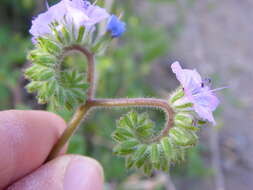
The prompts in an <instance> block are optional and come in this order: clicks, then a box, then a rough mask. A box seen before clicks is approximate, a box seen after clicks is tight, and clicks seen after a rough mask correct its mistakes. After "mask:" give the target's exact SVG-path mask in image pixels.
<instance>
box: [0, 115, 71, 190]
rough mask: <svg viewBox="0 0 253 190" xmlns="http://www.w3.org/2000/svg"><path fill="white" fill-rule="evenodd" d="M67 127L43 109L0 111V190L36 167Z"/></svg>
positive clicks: (58, 118) (57, 117) (62, 121)
mask: <svg viewBox="0 0 253 190" xmlns="http://www.w3.org/2000/svg"><path fill="white" fill-rule="evenodd" d="M65 128H66V124H65V122H64V120H63V119H62V118H60V117H59V116H57V115H55V114H53V113H49V112H45V111H21V110H20V111H18V110H9V111H1V112H0V149H1V152H2V154H1V155H0V189H1V188H3V187H5V186H6V185H8V184H9V183H12V182H13V181H15V180H17V179H19V178H20V177H23V176H24V175H26V174H28V173H30V172H31V171H33V170H34V169H36V168H38V167H39V166H40V165H41V164H43V162H44V161H45V159H46V158H47V156H48V154H49V152H50V150H51V149H52V147H53V145H54V144H55V143H56V142H57V140H58V139H59V137H60V135H61V134H62V132H63V131H64V129H65Z"/></svg>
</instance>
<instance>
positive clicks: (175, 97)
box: [169, 87, 185, 104]
mask: <svg viewBox="0 0 253 190" xmlns="http://www.w3.org/2000/svg"><path fill="white" fill-rule="evenodd" d="M184 95H185V93H184V90H183V89H182V88H181V87H180V88H179V89H177V90H176V91H175V92H174V93H172V94H171V96H170V100H169V103H170V104H173V103H175V102H176V101H177V100H179V99H181V98H182V97H184Z"/></svg>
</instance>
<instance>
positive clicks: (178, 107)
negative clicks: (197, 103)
mask: <svg viewBox="0 0 253 190" xmlns="http://www.w3.org/2000/svg"><path fill="white" fill-rule="evenodd" d="M192 107H193V103H191V102H188V103H185V104H181V105H177V106H175V109H177V110H179V109H189V108H192Z"/></svg>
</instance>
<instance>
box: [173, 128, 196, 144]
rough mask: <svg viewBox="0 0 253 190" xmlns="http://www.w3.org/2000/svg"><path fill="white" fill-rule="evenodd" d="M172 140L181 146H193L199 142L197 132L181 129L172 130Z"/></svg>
mask: <svg viewBox="0 0 253 190" xmlns="http://www.w3.org/2000/svg"><path fill="white" fill-rule="evenodd" d="M170 138H172V140H173V142H174V143H175V144H177V145H179V146H193V145H196V143H197V141H198V136H197V135H196V134H195V132H193V131H190V130H187V129H184V128H180V127H173V128H172V129H170Z"/></svg>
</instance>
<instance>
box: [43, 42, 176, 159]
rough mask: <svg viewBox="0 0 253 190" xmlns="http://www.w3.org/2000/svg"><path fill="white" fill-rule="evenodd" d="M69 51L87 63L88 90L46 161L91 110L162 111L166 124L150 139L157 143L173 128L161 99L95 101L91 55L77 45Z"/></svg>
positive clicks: (66, 140) (66, 50)
mask: <svg viewBox="0 0 253 190" xmlns="http://www.w3.org/2000/svg"><path fill="white" fill-rule="evenodd" d="M69 51H79V52H81V53H83V54H84V55H85V56H86V58H87V61H88V65H87V82H88V83H89V85H90V86H89V89H88V92H87V96H88V98H87V100H86V102H85V103H84V104H83V105H81V106H79V107H78V109H77V110H76V112H75V114H74V116H73V118H72V120H71V121H70V122H69V124H68V128H67V129H66V130H65V131H64V132H63V134H62V136H61V137H60V139H59V141H58V142H57V143H56V144H55V146H54V147H53V149H52V151H51V152H50V154H49V156H48V159H47V160H48V161H49V160H52V159H53V158H55V157H56V156H57V155H58V154H59V152H60V151H61V149H62V148H63V146H64V145H65V144H66V143H67V142H68V140H69V139H70V138H71V137H72V135H73V134H74V133H75V131H76V130H77V128H78V126H80V124H81V122H82V120H83V119H84V118H85V115H86V114H87V112H88V111H89V110H90V109H91V108H96V107H137V106H138V107H156V108H160V109H162V110H163V111H164V112H165V113H166V123H165V127H164V129H163V130H162V131H161V133H160V135H158V136H156V137H155V138H153V139H151V141H152V142H153V141H157V140H159V139H160V138H161V137H163V136H166V135H168V132H169V129H170V128H171V127H172V126H173V116H174V112H173V110H172V108H171V107H170V106H169V104H168V102H167V101H165V100H161V99H155V98H131V99H128V98H121V99H96V98H94V95H95V62H94V55H93V53H91V52H89V51H88V50H87V49H86V48H84V47H81V46H79V45H72V46H70V47H66V48H65V52H66V53H68V52H69Z"/></svg>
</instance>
